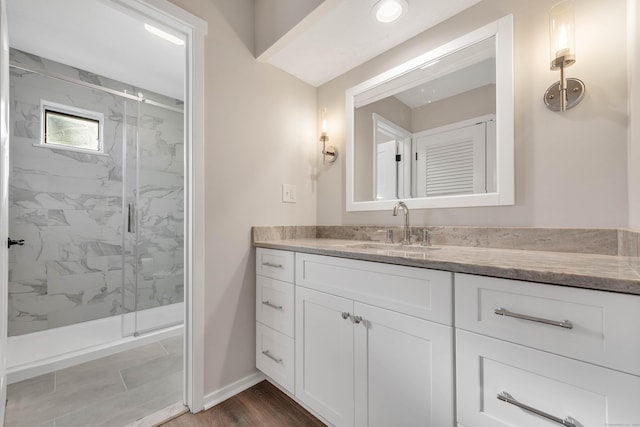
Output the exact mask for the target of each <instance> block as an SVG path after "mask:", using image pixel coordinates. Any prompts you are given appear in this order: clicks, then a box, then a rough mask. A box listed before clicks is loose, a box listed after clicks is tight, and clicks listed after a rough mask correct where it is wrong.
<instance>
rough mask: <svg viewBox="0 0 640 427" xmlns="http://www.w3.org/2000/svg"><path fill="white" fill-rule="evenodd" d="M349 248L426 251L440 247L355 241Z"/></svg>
mask: <svg viewBox="0 0 640 427" xmlns="http://www.w3.org/2000/svg"><path fill="white" fill-rule="evenodd" d="M346 247H347V248H350V249H375V250H379V251H389V252H417V253H425V252H431V251H435V250H438V249H440V248H435V247H433V246H418V245H399V244H397V243H396V244H392V243H354V244H351V245H347V246H346Z"/></svg>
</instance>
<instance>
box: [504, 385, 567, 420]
mask: <svg viewBox="0 0 640 427" xmlns="http://www.w3.org/2000/svg"><path fill="white" fill-rule="evenodd" d="M496 397H497V398H498V400H502V401H503V402H506V403H509V404H511V405H513V406H517V407H518V408H520V409H523V410H525V411H528V412H531V413H533V414H536V415H539V416H541V417H543V418H546V419H548V420H551V421H554V422H556V423H558V424H560V425H563V426H567V427H576V424H575V423H574V422H573V421H572V418H570V417H566V418H565V419H564V420H563V419H561V418H558V417H554V416H553V415H550V414H547V413H546V412H542V411H541V410H539V409H536V408H532V407H531V406H529V405H525V404H524V403H520V402H518V401H517V400H516V399H514V398H513V397H511V395H510V394H509V393H507V392H504V391H503V392H502V393H500V394H498V395H497V396H496Z"/></svg>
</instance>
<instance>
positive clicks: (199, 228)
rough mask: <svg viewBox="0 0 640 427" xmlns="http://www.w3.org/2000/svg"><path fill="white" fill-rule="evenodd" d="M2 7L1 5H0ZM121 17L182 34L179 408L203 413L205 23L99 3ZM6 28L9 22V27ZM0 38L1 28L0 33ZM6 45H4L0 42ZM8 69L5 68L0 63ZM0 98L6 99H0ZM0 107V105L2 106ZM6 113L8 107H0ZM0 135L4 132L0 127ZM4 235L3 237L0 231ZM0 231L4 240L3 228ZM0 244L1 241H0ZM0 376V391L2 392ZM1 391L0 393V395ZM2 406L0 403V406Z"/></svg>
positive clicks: (118, 0)
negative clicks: (144, 19)
mask: <svg viewBox="0 0 640 427" xmlns="http://www.w3.org/2000/svg"><path fill="white" fill-rule="evenodd" d="M0 1H1V2H2V4H4V0H0ZM103 1H104V2H105V3H107V4H109V5H111V6H113V7H116V8H118V9H119V10H121V11H122V12H124V13H126V14H128V15H130V16H132V17H134V18H139V17H140V15H142V16H147V17H149V18H150V19H153V20H156V21H159V22H161V23H162V24H164V25H166V26H168V27H169V28H172V29H174V30H175V31H178V32H180V33H183V34H184V35H185V38H186V43H185V54H186V57H185V102H184V125H185V168H184V170H185V240H184V244H185V247H184V251H185V273H184V274H185V319H184V320H185V322H184V327H185V339H184V356H185V357H184V368H185V369H184V373H185V375H184V387H183V390H184V398H183V400H184V403H185V404H186V405H187V406H188V407H189V409H190V410H191V412H199V411H200V410H202V409H204V265H205V264H204V224H205V221H204V36H205V35H206V34H207V30H208V28H207V23H206V22H205V21H204V20H202V19H200V18H198V17H196V16H194V15H192V14H191V13H189V12H187V11H185V10H183V9H181V8H180V7H178V6H176V5H174V4H173V3H171V2H169V1H168V0H103ZM9 25H10V23H9ZM1 27H4V26H0V30H2V31H4V32H5V34H6V28H1ZM0 42H6V40H4V39H3V40H0ZM2 47H4V44H3V46H2ZM7 49H8V46H7ZM0 62H1V61H0ZM1 65H2V66H6V67H7V68H8V64H1ZM0 77H2V81H0V88H2V90H3V92H4V89H5V88H8V86H9V83H8V78H9V75H8V73H2V72H0ZM1 95H3V96H6V94H4V93H3V94H1ZM3 105H4V104H3ZM5 107H6V108H8V105H6V106H5ZM2 130H3V131H5V133H6V131H7V130H8V128H3V129H2ZM0 136H3V138H0V144H1V145H0V153H1V154H2V156H1V158H0V173H1V174H2V177H3V179H2V180H0V186H1V187H2V188H0V196H2V197H0V217H1V219H0V225H2V223H1V222H2V221H4V219H6V218H8V212H9V206H8V198H7V197H6V194H7V191H8V179H6V178H7V177H8V173H7V170H6V167H7V162H5V160H6V159H5V157H7V158H8V141H7V138H6V136H7V135H0ZM3 230H4V234H3V233H2V231H3ZM3 230H0V237H2V236H5V237H4V238H5V240H4V241H6V224H5V225H4V228H3ZM0 243H2V242H0ZM0 265H1V266H3V268H2V270H3V271H1V272H0V274H2V277H3V279H0V280H2V281H3V282H2V281H0V292H3V295H4V294H6V293H7V286H6V279H7V271H6V265H7V250H6V247H4V249H0ZM0 303H1V304H0V316H1V317H2V319H7V317H8V308H7V304H6V298H5V299H3V298H2V297H0ZM6 325H7V322H6V321H5V322H3V321H0V327H2V328H1V329H2V330H0V344H6V341H3V337H6V333H7V331H6V328H7V326H6ZM5 349H6V345H0V375H4V373H5V372H4V360H5V351H6V350H5ZM3 381H4V380H3V379H2V378H1V377H0V387H2V388H3V387H4V382H3ZM1 393H2V390H0V395H1ZM3 403H4V402H0V404H2V405H1V406H2V407H4V404H3ZM3 412H4V411H3V410H0V426H2V425H3V424H4V423H3V421H4V420H3V417H1V416H2V415H3Z"/></svg>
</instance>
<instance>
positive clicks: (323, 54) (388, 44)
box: [258, 0, 480, 86]
mask: <svg viewBox="0 0 640 427" xmlns="http://www.w3.org/2000/svg"><path fill="white" fill-rule="evenodd" d="M407 2H408V3H409V10H408V12H407V13H406V14H405V15H404V16H403V17H402V18H400V19H399V20H398V21H396V22H394V23H391V24H382V23H379V22H376V21H375V20H374V19H373V18H372V17H371V8H372V7H373V5H375V4H376V3H377V0H325V1H324V2H323V3H322V4H320V5H319V6H318V7H317V8H316V9H314V10H313V11H312V12H311V13H310V14H309V15H307V16H306V17H305V18H304V19H302V21H300V22H299V23H298V24H297V25H296V26H294V27H293V28H292V29H291V30H290V31H289V32H288V33H286V34H285V35H284V36H282V37H281V38H280V39H279V40H278V41H276V42H275V43H274V44H273V45H272V46H271V47H269V48H268V49H267V50H266V51H265V52H264V53H262V54H261V55H260V56H259V57H258V60H259V61H262V62H266V63H269V64H272V65H274V66H276V67H278V68H280V69H282V70H284V71H286V72H288V73H290V74H292V75H294V76H296V77H298V78H299V79H301V80H303V81H305V82H307V83H309V84H311V85H313V86H320V85H322V84H324V83H326V82H328V81H330V80H332V79H334V78H335V77H337V76H339V75H341V74H343V73H345V72H347V71H349V70H351V69H353V68H355V67H357V66H358V65H360V64H363V63H364V62H366V61H368V60H369V59H371V58H374V57H375V56H377V55H379V54H381V53H383V52H385V51H386V50H388V49H391V48H392V47H395V46H397V45H399V44H400V43H402V42H404V41H406V40H408V39H410V38H412V37H414V36H416V35H418V34H419V33H421V32H423V31H425V30H427V29H428V28H431V27H433V26H434V25H436V24H438V23H440V22H442V21H444V20H446V19H448V18H450V17H452V16H453V15H455V14H457V13H459V12H461V11H463V10H464V9H467V8H469V7H471V6H473V5H474V4H476V3H479V2H480V0H407Z"/></svg>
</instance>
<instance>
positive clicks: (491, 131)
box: [353, 36, 497, 202]
mask: <svg viewBox="0 0 640 427" xmlns="http://www.w3.org/2000/svg"><path fill="white" fill-rule="evenodd" d="M354 107H355V111H354V125H353V126H354V142H353V155H354V158H353V168H354V171H353V172H354V187H353V192H354V193H353V200H354V201H355V202H366V201H381V200H396V199H407V198H432V197H444V196H455V195H467V194H484V193H495V192H496V191H497V149H496V140H497V138H496V124H497V123H496V117H497V116H496V37H495V36H493V37H490V38H487V39H484V40H482V41H479V42H476V43H474V44H471V45H469V46H467V47H465V48H462V49H459V50H457V51H454V52H452V53H450V54H448V55H446V56H443V57H440V58H438V59H435V60H432V61H430V62H427V63H426V64H424V65H422V66H421V67H418V68H416V69H414V70H412V71H410V72H408V73H406V74H403V75H401V76H399V77H396V78H394V79H392V80H388V81H387V82H385V83H383V84H381V85H378V86H376V87H374V88H372V89H371V90H368V91H365V92H362V93H360V94H356V95H355V96H354Z"/></svg>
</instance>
